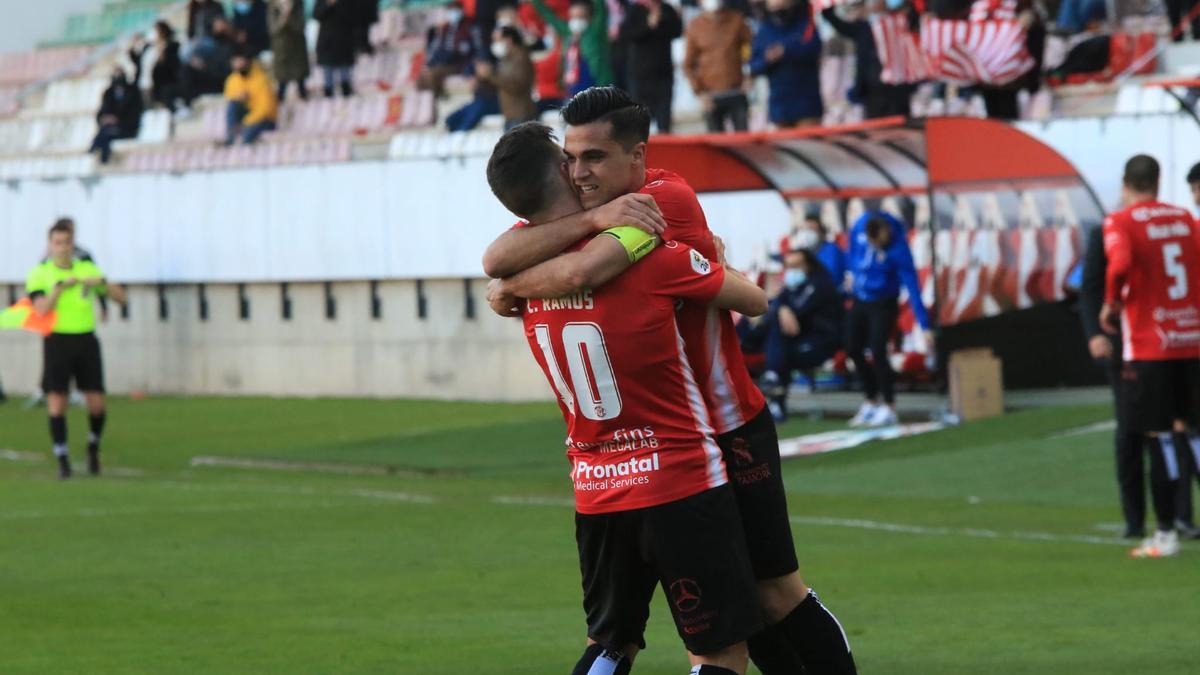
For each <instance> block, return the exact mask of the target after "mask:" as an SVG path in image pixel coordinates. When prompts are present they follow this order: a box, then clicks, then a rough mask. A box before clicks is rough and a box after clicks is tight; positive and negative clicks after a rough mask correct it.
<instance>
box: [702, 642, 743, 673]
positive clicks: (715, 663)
mask: <svg viewBox="0 0 1200 675" xmlns="http://www.w3.org/2000/svg"><path fill="white" fill-rule="evenodd" d="M690 656H691V661H692V666H696V667H699V670H696V669H695V668H693V670H692V673H699V674H701V675H726V674H727V673H737V674H738V675H741V674H742V673H745V672H746V668H747V667H749V665H750V651H749V650H748V649H747V648H746V643H745V642H739V643H737V644H735V645H731V646H729V647H726V648H724V649H722V650H720V651H716V652H712V653H709V654H691V655H690Z"/></svg>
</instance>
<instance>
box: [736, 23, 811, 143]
mask: <svg viewBox="0 0 1200 675" xmlns="http://www.w3.org/2000/svg"><path fill="white" fill-rule="evenodd" d="M820 73H821V36H820V35H819V34H818V33H817V30H816V26H815V24H814V23H813V20H812V16H811V15H810V14H809V11H808V3H807V2H799V3H797V2H796V0H767V17H766V18H765V19H764V20H763V21H762V22H761V23H759V26H758V32H757V33H755V35H754V42H753V43H752V45H751V51H750V74H751V75H754V76H755V77H757V76H759V75H766V76H767V81H768V82H769V83H770V87H771V93H770V96H769V97H768V100H767V108H768V116H769V117H770V119H771V122H772V123H773V124H774V125H775V126H777V127H779V128H781V129H790V128H792V127H798V126H817V125H819V124H820V123H821V117H822V116H823V115H824V114H825V107H824V105H822V103H821V74H820Z"/></svg>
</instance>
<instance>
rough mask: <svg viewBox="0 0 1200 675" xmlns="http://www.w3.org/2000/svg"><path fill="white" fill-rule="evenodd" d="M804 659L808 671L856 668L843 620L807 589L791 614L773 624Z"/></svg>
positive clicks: (837, 672) (835, 672) (833, 673)
mask: <svg viewBox="0 0 1200 675" xmlns="http://www.w3.org/2000/svg"><path fill="white" fill-rule="evenodd" d="M775 629H776V630H778V631H780V632H781V633H782V634H783V636H784V638H785V639H786V640H787V641H788V642H789V643H790V644H791V645H792V648H793V649H794V650H795V652H796V655H797V656H799V657H800V660H801V661H802V662H803V663H804V670H805V672H806V673H808V675H854V674H856V673H858V668H857V667H855V665H854V656H853V655H852V654H851V653H850V642H849V641H848V640H847V639H846V632H845V631H844V630H842V624H840V623H838V620H837V618H836V617H834V615H833V613H832V612H830V611H829V610H828V609H825V605H822V604H821V600H820V599H819V598H818V597H817V593H816V591H813V590H810V591H809V592H808V597H806V598H804V600H802V601H801V602H800V604H799V605H796V609H793V610H792V613H791V614H788V615H787V616H786V617H784V619H783V621H780V622H779V623H777V624H775Z"/></svg>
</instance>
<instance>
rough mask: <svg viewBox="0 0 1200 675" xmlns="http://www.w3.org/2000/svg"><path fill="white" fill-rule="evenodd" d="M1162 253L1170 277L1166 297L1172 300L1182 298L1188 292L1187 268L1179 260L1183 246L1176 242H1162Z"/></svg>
mask: <svg viewBox="0 0 1200 675" xmlns="http://www.w3.org/2000/svg"><path fill="white" fill-rule="evenodd" d="M1162 253H1163V265H1165V266H1166V268H1167V276H1168V277H1171V286H1170V288H1168V289H1167V297H1169V298H1171V299H1172V300H1182V299H1184V298H1186V297H1187V294H1188V280H1187V268H1185V267H1184V266H1183V263H1182V262H1180V261H1179V259H1180V258H1182V257H1183V247H1182V246H1180V245H1179V244H1178V243H1170V244H1163V247H1162Z"/></svg>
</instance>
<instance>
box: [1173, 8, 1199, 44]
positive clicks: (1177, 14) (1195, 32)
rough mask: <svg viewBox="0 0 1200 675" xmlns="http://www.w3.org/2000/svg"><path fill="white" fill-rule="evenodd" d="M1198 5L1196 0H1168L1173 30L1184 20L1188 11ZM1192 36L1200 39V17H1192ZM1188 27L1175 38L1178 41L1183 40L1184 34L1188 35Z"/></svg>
mask: <svg viewBox="0 0 1200 675" xmlns="http://www.w3.org/2000/svg"><path fill="white" fill-rule="evenodd" d="M1195 6H1196V0H1167V18H1168V19H1170V20H1171V30H1175V27H1176V26H1178V25H1179V22H1181V21H1183V17H1185V16H1187V14H1188V12H1190V11H1192V8H1193V7H1195ZM1190 28H1191V30H1192V37H1193V38H1195V39H1197V40H1200V17H1197V18H1195V19H1192V21H1191V26H1190ZM1187 32H1188V31H1187V27H1185V28H1184V30H1183V32H1181V33H1180V34H1179V37H1177V38H1175V41H1176V42H1182V41H1183V36H1184V35H1187Z"/></svg>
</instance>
